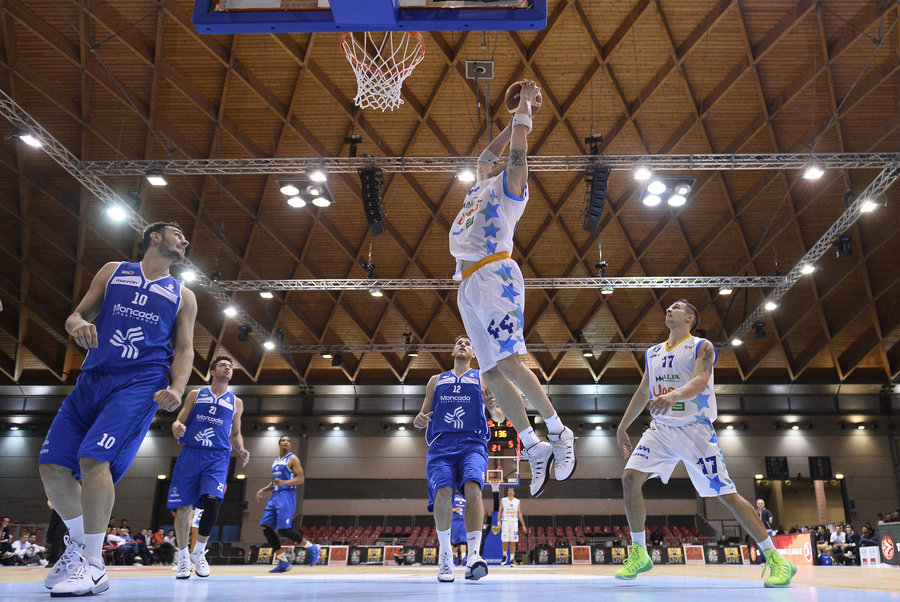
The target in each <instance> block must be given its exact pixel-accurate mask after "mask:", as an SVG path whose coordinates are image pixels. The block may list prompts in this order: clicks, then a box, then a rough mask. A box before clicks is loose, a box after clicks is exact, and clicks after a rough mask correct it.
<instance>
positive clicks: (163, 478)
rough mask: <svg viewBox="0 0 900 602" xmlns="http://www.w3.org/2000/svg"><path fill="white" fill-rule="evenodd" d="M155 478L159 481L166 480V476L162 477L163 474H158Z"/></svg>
mask: <svg viewBox="0 0 900 602" xmlns="http://www.w3.org/2000/svg"><path fill="white" fill-rule="evenodd" d="M156 478H157V479H159V480H160V481H165V480H166V475H164V474H158V475H156Z"/></svg>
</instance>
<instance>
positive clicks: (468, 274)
mask: <svg viewBox="0 0 900 602" xmlns="http://www.w3.org/2000/svg"><path fill="white" fill-rule="evenodd" d="M539 92H540V91H539V89H538V87H537V84H535V83H534V82H531V81H525V82H524V83H523V85H522V91H521V93H520V101H519V106H518V108H517V110H516V115H515V116H514V117H513V119H512V121H511V122H510V124H509V125H508V126H507V127H506V128H505V129H504V130H503V131H502V132H500V134H498V135H497V137H496V138H495V139H494V140H493V141H492V142H491V143H490V144H489V145H488V147H487V148H486V149H485V150H484V152H482V153H481V156H480V157H479V158H478V176H477V178H478V181H477V182H476V184H475V186H473V187H472V188H471V189H470V190H469V193H468V194H467V195H466V198H465V201H464V202H463V206H462V209H460V211H459V214H458V215H457V216H456V219H455V220H454V221H453V224H451V227H450V253H451V254H452V255H453V257H455V258H456V273H455V274H454V275H453V278H454V279H455V280H461V281H462V282H461V284H460V286H459V293H458V295H457V302H458V305H459V313H460V316H461V317H462V321H463V325H465V327H466V333H467V334H468V335H469V337H470V338H471V340H472V347H473V348H474V349H475V356H476V357H477V358H478V365H479V367H480V369H481V375H482V378H483V379H484V384H485V386H486V387H487V388H488V389H490V390H491V391H493V393H494V395H495V396H496V398H497V402H498V403H499V404H500V408H501V409H502V410H503V413H504V414H506V416H507V417H508V418H509V421H510V422H512V424H513V426H514V427H515V428H516V431H517V432H518V433H519V437H520V439H521V440H522V445H523V447H524V448H525V452H524V453H523V457H527V458H528V461H529V463H530V465H531V487H530V489H531V495H532V496H534V497H537V496H539V495H540V494H541V493H542V492H543V491H544V487H545V486H546V484H547V473H548V471H549V469H550V465H551V464H555V473H554V474H555V477H556V480H557V481H565V480H566V479H568V478H569V477H570V476H572V473H573V472H574V471H575V436H574V435H573V434H572V430H571V429H569V428H567V427H565V426H563V423H562V422H561V421H560V419H559V416H558V415H557V413H556V410H554V409H553V405H552V404H551V403H550V399H549V398H548V397H547V394H546V393H545V392H544V389H543V388H542V387H541V384H540V382H539V381H538V379H537V377H536V376H535V375H534V373H533V372H532V371H531V370H529V369H528V367H527V366H525V364H523V363H522V360H521V359H520V356H521V355H524V354H526V353H527V350H526V348H525V338H524V335H523V329H524V322H525V313H524V311H525V285H524V281H523V279H522V272H521V271H520V270H519V266H518V264H517V263H516V262H515V261H513V260H512V259H511V257H510V253H511V252H512V250H513V233H514V232H515V229H516V224H517V223H518V221H519V218H520V217H521V215H522V213H523V212H524V211H525V205H526V204H527V202H528V185H527V184H528V164H527V161H526V152H527V149H528V134H529V132H531V126H532V121H531V115H532V108H533V107H534V110H537V108H538V107H539V106H540V105H539V104H538V105H536V100H537V98H538V95H539ZM535 105H536V106H535ZM507 145H509V160H508V165H507V161H504V160H501V159H500V157H499V155H500V154H501V153H502V152H503V151H504V149H505V148H506V146H507ZM523 393H524V394H525V396H526V397H527V398H528V400H529V401H530V402H531V404H532V405H533V406H534V408H535V409H536V410H537V411H538V412H539V413H540V415H541V417H543V419H544V421H545V422H546V423H547V430H548V432H549V439H550V443H547V442H546V441H540V440H539V439H538V437H537V435H536V434H535V432H534V429H533V428H532V427H531V425H530V424H529V422H528V416H527V415H526V413H525V404H524V401H523V399H522V394H523Z"/></svg>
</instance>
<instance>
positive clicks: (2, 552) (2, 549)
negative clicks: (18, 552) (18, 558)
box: [0, 516, 15, 560]
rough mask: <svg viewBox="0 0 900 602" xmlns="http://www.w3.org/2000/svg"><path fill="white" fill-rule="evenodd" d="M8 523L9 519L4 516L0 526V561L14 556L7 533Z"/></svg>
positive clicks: (10, 537)
mask: <svg viewBox="0 0 900 602" xmlns="http://www.w3.org/2000/svg"><path fill="white" fill-rule="evenodd" d="M9 523H10V519H9V517H8V516H4V517H3V523H2V524H0V559H3V560H5V559H7V558H12V557H13V556H15V552H13V549H12V544H13V542H12V536H11V535H10V533H9Z"/></svg>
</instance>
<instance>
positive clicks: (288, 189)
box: [279, 183, 300, 196]
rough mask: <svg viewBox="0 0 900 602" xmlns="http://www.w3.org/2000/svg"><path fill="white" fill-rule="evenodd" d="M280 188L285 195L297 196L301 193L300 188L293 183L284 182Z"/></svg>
mask: <svg viewBox="0 0 900 602" xmlns="http://www.w3.org/2000/svg"><path fill="white" fill-rule="evenodd" d="M279 190H281V194H283V195H284V196H297V195H298V194H300V189H299V188H297V187H296V186H295V185H294V184H291V183H286V184H283V185H282V186H281V188H280V189H279Z"/></svg>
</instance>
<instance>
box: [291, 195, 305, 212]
mask: <svg viewBox="0 0 900 602" xmlns="http://www.w3.org/2000/svg"><path fill="white" fill-rule="evenodd" d="M287 204H288V205H290V206H291V207H296V208H297V209H300V208H302V207H306V201H304V200H303V198H302V197H299V196H292V197H290V198H289V199H288V200H287Z"/></svg>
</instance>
